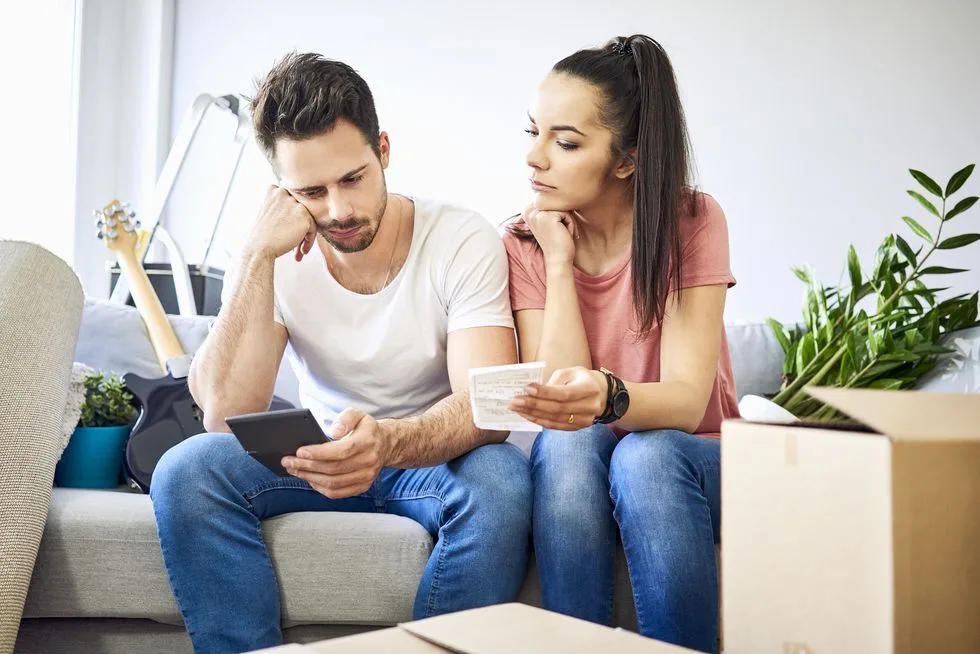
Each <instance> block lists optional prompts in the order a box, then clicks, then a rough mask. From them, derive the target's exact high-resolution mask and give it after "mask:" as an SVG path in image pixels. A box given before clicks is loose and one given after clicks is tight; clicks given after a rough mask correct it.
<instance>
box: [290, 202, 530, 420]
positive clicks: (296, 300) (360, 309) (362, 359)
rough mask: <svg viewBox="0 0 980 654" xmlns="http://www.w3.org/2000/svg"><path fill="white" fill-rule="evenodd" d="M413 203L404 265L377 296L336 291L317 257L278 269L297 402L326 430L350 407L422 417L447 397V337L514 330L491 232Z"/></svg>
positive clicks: (444, 208) (502, 256)
mask: <svg viewBox="0 0 980 654" xmlns="http://www.w3.org/2000/svg"><path fill="white" fill-rule="evenodd" d="M410 199H411V200H412V201H413V202H414V204H415V225H414V232H413V234H412V244H411V248H410V249H409V253H408V258H407V259H406V260H405V263H404V265H403V266H402V268H401V270H400V271H399V272H398V275H397V276H396V277H395V278H394V279H393V280H392V281H391V283H390V284H389V285H388V286H386V287H385V288H384V289H382V290H381V291H380V292H378V293H375V294H373V295H359V294H357V293H353V292H351V291H349V290H347V289H346V288H344V287H343V286H341V285H340V284H339V283H338V282H337V280H336V279H334V277H333V275H332V274H331V273H330V271H329V270H328V269H327V264H326V261H325V260H324V258H323V255H322V254H321V252H320V250H319V249H318V248H314V249H313V250H312V251H310V253H309V254H308V255H307V256H305V257H304V258H303V260H302V261H301V262H298V263H297V262H296V260H295V258H294V257H293V253H292V252H290V253H287V254H286V255H284V256H282V257H280V258H279V259H277V260H276V263H275V320H276V321H277V322H279V323H281V324H282V325H284V326H285V327H286V330H287V331H288V332H289V344H288V345H287V347H286V357H287V359H288V361H289V363H290V364H291V365H292V367H293V371H294V372H295V374H296V377H297V379H298V381H299V395H300V402H301V404H302V405H303V406H304V407H307V408H309V409H310V411H312V412H313V414H314V415H315V416H316V417H317V418H318V420H319V421H320V423H321V424H323V425H329V424H330V423H331V422H333V419H334V418H335V417H336V415H337V414H338V413H340V412H341V411H343V410H344V409H346V408H348V407H353V408H358V409H362V410H364V411H365V412H367V413H368V414H369V415H371V416H373V417H374V418H377V419H381V418H404V417H408V416H414V415H418V414H421V413H423V412H425V411H426V410H427V409H428V408H429V407H431V406H432V405H433V404H435V403H437V402H438V401H440V400H442V399H443V398H445V397H447V396H448V395H450V394H451V392H452V391H451V389H450V385H449V372H448V369H447V365H446V343H447V336H448V334H449V333H450V332H454V331H457V330H461V329H469V328H473V327H509V328H513V326H514V319H513V314H512V313H511V308H510V297H509V294H508V288H507V279H508V277H507V275H508V272H507V254H506V251H505V250H504V246H503V243H502V241H501V240H500V236H499V235H498V233H497V232H496V230H495V229H494V228H493V227H492V226H491V225H490V223H489V222H487V221H486V220H485V219H484V218H483V217H482V216H480V215H479V214H477V213H474V212H473V211H469V210H467V209H463V208H460V207H454V206H450V205H446V204H442V203H438V202H434V201H431V200H425V199H418V198H410Z"/></svg>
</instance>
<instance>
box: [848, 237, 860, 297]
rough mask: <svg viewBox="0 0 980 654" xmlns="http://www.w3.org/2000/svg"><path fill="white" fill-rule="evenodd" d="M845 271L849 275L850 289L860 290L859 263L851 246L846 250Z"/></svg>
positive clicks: (855, 251)
mask: <svg viewBox="0 0 980 654" xmlns="http://www.w3.org/2000/svg"><path fill="white" fill-rule="evenodd" d="M847 270H848V272H849V273H850V275H851V288H861V262H860V261H859V260H858V253H857V250H855V249H854V246H853V245H852V246H850V247H849V248H847Z"/></svg>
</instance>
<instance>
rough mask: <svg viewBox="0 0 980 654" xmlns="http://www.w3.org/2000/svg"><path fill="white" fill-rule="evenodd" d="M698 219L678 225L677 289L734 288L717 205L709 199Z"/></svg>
mask: <svg viewBox="0 0 980 654" xmlns="http://www.w3.org/2000/svg"><path fill="white" fill-rule="evenodd" d="M702 197H703V199H704V203H703V205H702V207H701V213H700V215H698V216H694V217H689V218H687V219H686V221H687V222H686V224H683V225H682V228H681V238H682V243H683V245H682V254H681V288H691V287H693V286H714V285H716V284H725V285H727V286H728V287H729V288H731V287H732V286H734V285H735V277H734V275H732V270H731V259H730V256H729V249H728V221H727V220H726V219H725V212H724V211H722V209H721V205H719V204H718V202H717V201H716V200H715V199H714V198H713V197H711V196H710V195H704V196H702Z"/></svg>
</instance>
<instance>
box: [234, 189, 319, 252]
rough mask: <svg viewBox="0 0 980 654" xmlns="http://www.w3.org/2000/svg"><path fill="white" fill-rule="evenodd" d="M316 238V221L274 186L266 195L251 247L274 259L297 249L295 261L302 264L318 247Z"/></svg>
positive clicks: (292, 199)
mask: <svg viewBox="0 0 980 654" xmlns="http://www.w3.org/2000/svg"><path fill="white" fill-rule="evenodd" d="M316 234H317V231H316V221H314V220H313V216H311V215H310V212H309V211H307V210H306V207H304V206H303V205H302V204H300V203H299V202H297V201H296V200H295V199H294V198H293V196H291V195H290V194H289V193H288V192H287V191H286V190H285V189H283V188H281V187H279V186H276V185H272V186H270V187H269V191H268V192H267V193H266V194H265V203H264V204H263V205H262V209H261V211H259V215H258V218H257V220H256V222H255V226H254V227H253V228H252V234H251V236H250V237H249V240H248V247H249V248H250V249H252V250H253V251H255V252H258V253H259V254H263V255H266V256H271V257H272V258H273V259H278V258H279V257H281V256H282V255H284V254H286V253H287V252H289V251H290V250H293V249H295V250H296V260H297V261H302V259H303V257H304V256H305V255H307V254H309V253H310V250H311V249H312V248H313V245H314V244H315V243H316Z"/></svg>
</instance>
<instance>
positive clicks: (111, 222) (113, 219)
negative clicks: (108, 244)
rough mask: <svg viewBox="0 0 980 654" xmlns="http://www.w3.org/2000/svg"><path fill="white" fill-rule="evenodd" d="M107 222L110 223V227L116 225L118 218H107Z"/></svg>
mask: <svg viewBox="0 0 980 654" xmlns="http://www.w3.org/2000/svg"><path fill="white" fill-rule="evenodd" d="M105 224H106V225H108V226H109V227H115V225H116V219H115V218H106V220H105Z"/></svg>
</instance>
